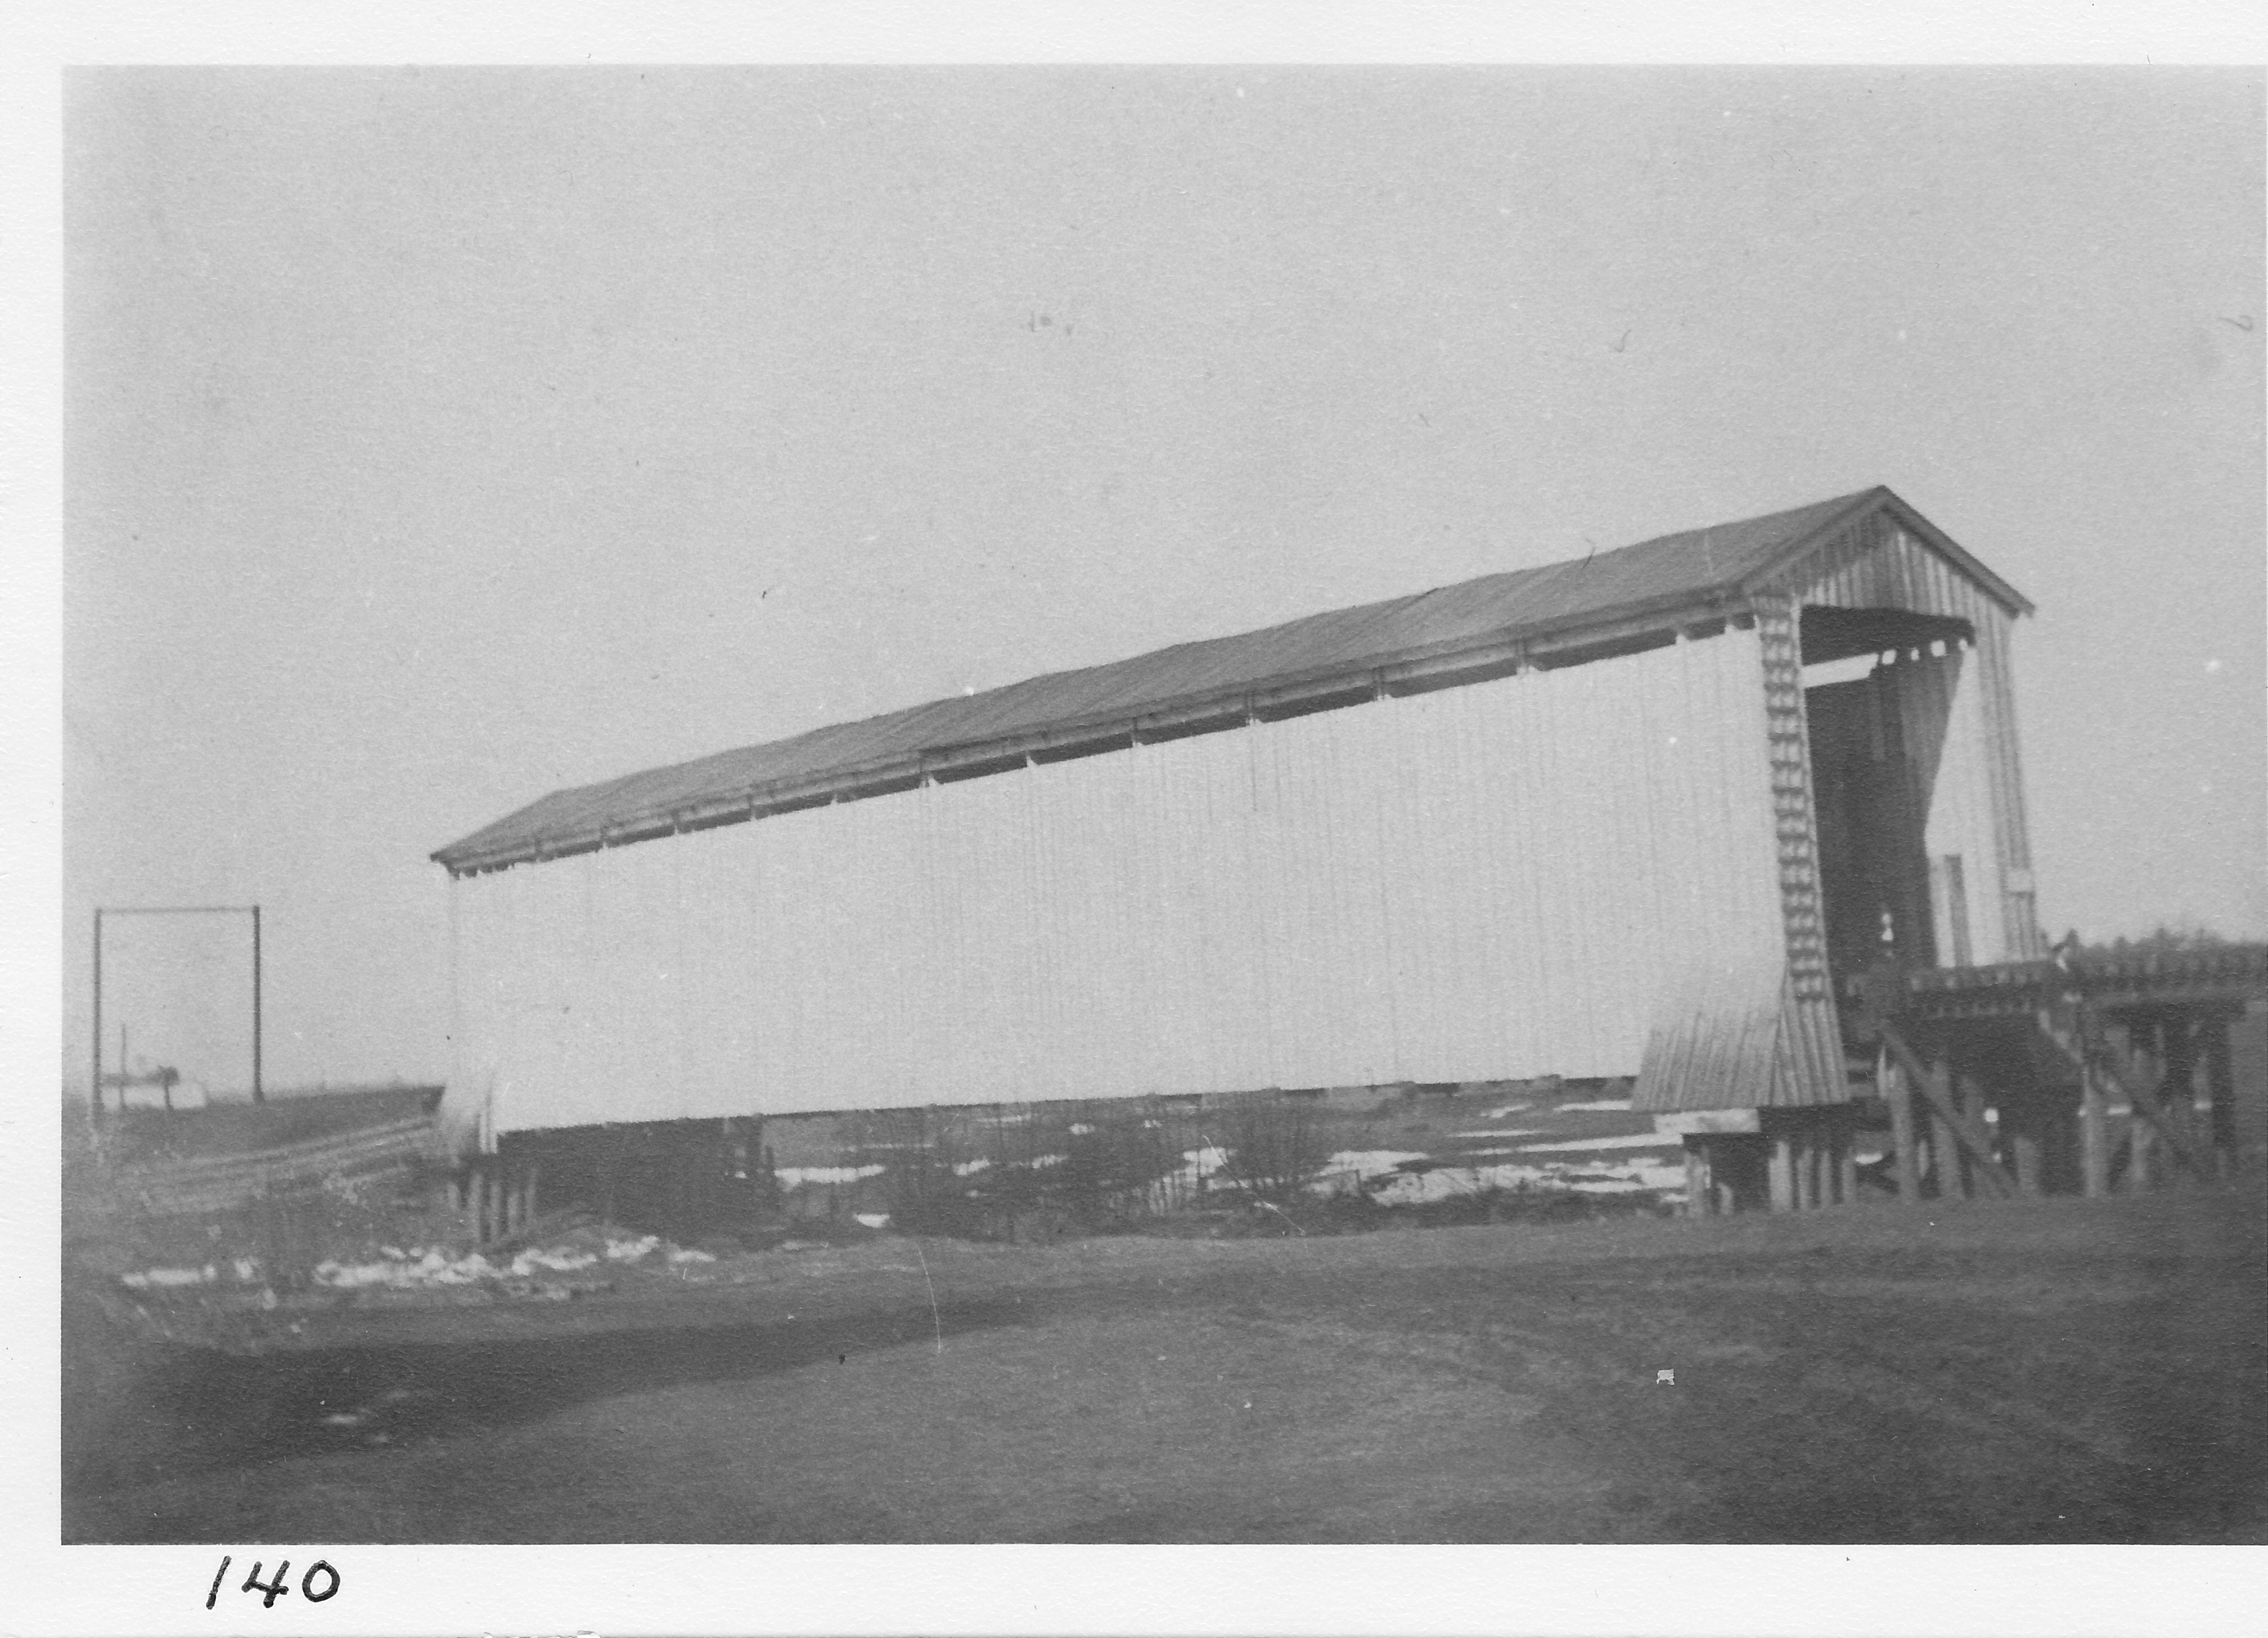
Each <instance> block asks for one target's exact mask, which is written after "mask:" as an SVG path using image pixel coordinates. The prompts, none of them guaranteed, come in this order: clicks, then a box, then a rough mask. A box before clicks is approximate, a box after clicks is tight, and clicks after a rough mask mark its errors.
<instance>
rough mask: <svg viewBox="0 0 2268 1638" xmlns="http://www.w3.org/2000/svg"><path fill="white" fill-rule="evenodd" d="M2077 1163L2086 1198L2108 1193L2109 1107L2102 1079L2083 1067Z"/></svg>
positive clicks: (2089, 1068)
mask: <svg viewBox="0 0 2268 1638" xmlns="http://www.w3.org/2000/svg"><path fill="white" fill-rule="evenodd" d="M2079 1164H2080V1186H2081V1188H2082V1189H2083V1191H2084V1192H2086V1193H2087V1194H2088V1196H2089V1197H2094V1196H2098V1195H2104V1194H2108V1193H2110V1102H2109V1100H2108V1099H2106V1098H2105V1097H2104V1096H2102V1076H2100V1075H2098V1074H2095V1071H2094V1070H2093V1069H2092V1068H2091V1067H2088V1066H2085V1065H2082V1066H2080V1072H2079Z"/></svg>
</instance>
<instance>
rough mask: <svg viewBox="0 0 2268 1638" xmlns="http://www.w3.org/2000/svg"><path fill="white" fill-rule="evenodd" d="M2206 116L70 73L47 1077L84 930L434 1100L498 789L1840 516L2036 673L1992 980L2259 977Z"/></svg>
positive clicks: (2248, 431) (2252, 347)
mask: <svg viewBox="0 0 2268 1638" xmlns="http://www.w3.org/2000/svg"><path fill="white" fill-rule="evenodd" d="M2261 85H2262V82H2261V77H2260V76H2259V74H2258V73H2257V72H2254V71H2249V70H2040V69H2032V70H1849V71H1843V70H1816V69H1798V70H1722V69H1708V70H1652V69H1607V70H1600V69H1583V70H1525V69H1523V70H1250V69H1244V70H1186V69H1143V70H1044V69H1042V70H997V71H996V70H963V69H931V70H746V71H743V70H660V69H645V70H640V69H635V68H629V69H595V70H572V69H538V70H430V69H429V70H408V69H404V70H314V69H287V70H83V71H78V72H76V73H75V74H73V76H72V77H71V78H70V82H69V85H68V86H67V92H66V112H67V123H66V131H65V180H66V211H67V218H66V219H67V226H68V241H67V258H68V259H67V263H66V279H67V284H66V302H67V331H66V347H67V354H66V359H67V371H68V387H67V393H68V417H67V425H66V445H65V450H66V459H67V472H66V481H67V491H66V505H67V540H66V554H65V579H64V618H65V660H64V667H65V669H64V683H65V741H64V748H65V809H64V821H65V872H64V908H65V915H66V922H65V926H66V938H67V942H66V946H65V948H66V953H67V957H68V959H69V961H70V966H69V967H67V970H66V986H65V995H66V1033H65V1043H66V1052H67V1054H68V1056H67V1059H66V1071H67V1073H69V1074H78V1075H83V1074H84V1060H85V1050H86V1028H87V1019H86V993H85V991H86V986H85V954H84V936H83V932H82V931H81V930H83V929H84V927H85V924H86V921H87V915H88V911H89V909H90V908H91V907H92V905H93V904H98V903H101V904H122V903H147V902H153V901H158V902H208V901H227V902H242V901H247V900H251V899H255V898H256V899H258V900H260V901H261V903H262V904H264V905H266V906H267V909H268V914H267V923H268V934H269V937H268V955H269V1065H268V1068H269V1078H270V1080H271V1081H273V1082H278V1083H291V1082H296V1081H313V1080H316V1079H318V1078H324V1079H329V1080H334V1081H336V1080H342V1079H350V1078H364V1077H383V1076H386V1075H388V1074H403V1075H408V1076H421V1077H422V1076H428V1075H438V1074H440V1073H441V1071H442V1069H443V1068H444V1066H445V1064H446V1044H445V1038H444V1037H445V1031H446V1027H447V1015H448V1000H447V954H446V895H445V891H444V882H445V878H444V876H443V874H442V872H441V871H440V869H439V868H438V867H437V866H434V865H431V864H430V863H428V862H426V860H425V855H426V853H427V852H430V851H431V849H432V848H434V847H436V846H438V845H441V844H443V843H446V842H448V841H451V840H453V839H455V838H456V837H458V836H460V835H461V834H463V833H465V832H467V831H468V830H473V829H475V828H476V827H478V826H479V825H481V824H482V823H486V822H488V821H489V820H490V819H493V818H496V817H497V816H499V815H502V814H503V813H504V812H506V811H507V810H509V809H511V808H516V807H519V806H520V805H522V804H523V803H525V802H527V801H532V800H533V799H534V798H535V797H537V796H540V795H541V794H542V793H545V792H547V791H549V790H551V789H554V788H556V787H557V786H563V785H569V784H575V783H580V782H584V781H588V780H593V779H599V778H608V777H610V776H613V775H616V774H621V773H625V772H630V771H634V770H637V769H639V768H643V767H647V766H652V765H654V764H660V763H665V762H669V761H673V760H677V759H681V758H684V757H688V756H697V755H700V754H703V753H704V752H708V751H712V750H718V749H725V748H726V747H729V746H733V745H738V744H746V743H750V742H756V741H760V740H763V739H768V738H772V737H776V736H778V735H781V734H791V733H794V732H797V731H799V730H800V729H803V728H807V727H815V726H818V725H820V724H821V723H824V722H828V721H833V720H839V719H845V718H851V717H858V716H864V715H868V714H871V713H873V712H880V711H886V710H890V709H893V708H895V707H898V706H902V705H910V704H914V703H917V702H918V701H921V700H923V699H926V698H932V697H937V696H939V695H941V694H945V693H948V692H957V691H959V690H961V689H963V688H983V687H987V686H990V685H993V684H997V683H1007V682H1012V681H1014V680H1015V679H1017V678H1019V677H1021V676H1025V675H1031V674H1033V673H1035V672H1039V671H1044V670H1052V669H1058V668H1064V667H1069V666H1077V665H1082V664H1087V663H1092V662H1094V661H1098V660H1108V659H1112V658H1116V657H1119V656H1123V655H1126V654H1130V653H1138V652H1140V651H1142V650H1145V649H1147V648H1151V647H1155V646H1160V645H1163V644H1167V643H1171V642H1176V641H1181V640H1184V639H1187V638H1197V637H1204V636H1211V635H1218V634H1220V633H1224V632H1228V631H1238V630H1241V629H1246V628H1248V627H1252V626H1256V625H1262V624H1265V623H1270V622H1273V621H1277V620H1281V619H1285V618H1288V617H1291V616H1296V615H1300V614H1305V613H1310V612H1314V611H1315V610H1318V609H1328V608H1332V607H1335V606H1338V605H1342V604H1346V603H1351V602H1357V601H1365V600H1368V599H1373V598H1379V597H1385V596H1390V595H1393V594H1399V593H1403V592H1409V591H1413V590H1418V589H1422V588H1423V587H1428V586H1432V585H1438V584H1441V583H1444V582H1447V581H1451V580H1454V579H1462V578H1466V577H1469V576H1472V575H1476V574H1481V573H1486V572H1491V571H1493V570H1499V569H1505V568H1513V567H1518V566H1521V565H1522V564H1535V563H1542V562H1546V561H1550V560H1552V559H1555V558H1558V557H1567V556H1570V555H1576V554H1580V553H1581V552H1583V551H1585V550H1589V549H1590V548H1591V547H1592V546H1594V545H1596V546H1600V547H1609V546H1614V545H1619V544H1623V543H1625V542H1630V541H1633V540H1638V539H1641V538H1644V537H1646V536H1647V535H1654V534H1659V533H1662V532H1664V531H1667V530H1670V529H1675V528H1683V527H1688V526H1691V525H1697V524H1701V523H1706V522H1712V521H1717V520H1725V519H1730V518H1734V517H1740V516H1743V515H1747V514H1750V513H1760V512H1766V511H1771V510H1773V509H1776V508H1779V507H1784V506H1787V505H1796V504H1800V503H1801V502H1805V501H1809V500H1814V499H1818V498H1823V497H1825V496H1829V495H1833V494H1837V493H1841V492H1844V491H1851V490H1855V489H1859V488H1863V487H1865V486H1867V485H1868V484H1871V483H1889V484H1890V485H1891V486H1892V487H1894V488H1896V490H1897V491H1899V492H1900V493H1901V494H1903V495H1904V497H1905V498H1907V499H1908V500H1910V501H1911V502H1912V503H1914V504H1915V505H1918V507H1919V508H1920V509H1921V510H1922V511H1923V512H1924V513H1926V514H1927V515H1928V516H1929V517H1930V518H1931V519H1933V520H1934V521H1935V522H1937V523H1938V524H1940V526H1942V527H1943V528H1946V529H1947V530H1948V531H1949V532H1950V533H1951V534H1952V535H1954V536H1955V538H1956V539H1958V540H1960V541H1961V542H1962V543H1963V544H1965V545H1967V546H1968V547H1969V548H1970V549H1971V550H1974V551H1975V552H1977V554H1978V555H1979V556H1980V557H1983V558H1984V559H1985V561H1986V562H1988V563H1990V564H1992V566H1993V567H1994V568H1995V569H1997V570H1999V572H2001V573H2002V574H2004V575H2006V576H2007V578H2008V579H2011V580H2013V581H2014V583H2015V584H2016V585H2017V586H2018V587H2021V589H2022V590H2024V591H2025V592H2026V593H2028V594H2029V595H2030V596H2031V597H2032V598H2033V599H2034V600H2035V601H2036V602H2037V603H2038V604H2039V605H2040V609H2041V613H2040V616H2039V617H2038V619H2037V620H2036V621H2033V622H2029V623H2027V624H2026V625H2025V626H2024V627H2023V628H2022V629H2021V631H2020V633H2019V637H2018V648H2017V668H2018V669H2017V688H2018V693H2019V703H2020V710H2021V719H2022V727H2023V733H2024V754H2025V757H2026V764H2027V774H2028V784H2029V793H2030V799H2031V823H2032V835H2033V842H2034V846H2035V851H2036V855H2037V860H2038V876H2039V882H2040V896H2041V905H2042V912H2043V919H2045V920H2046V922H2047V923H2048V925H2049V926H2050V928H2051V932H2060V931H2061V930H2062V929H2063V928H2064V927H2065V926H2073V925H2075V926H2079V927H2080V929H2082V930H2083V931H2085V932H2087V933H2089V934H2091V935H2099V936H2108V935H2111V934H2115V933H2122V932H2124V933H2135V932H2142V931H2146V930H2147V929H2148V928H2149V927H2151V926H2154V925H2155V924H2157V923H2159V922H2161V921H2183V920H2188V921H2202V922H2205V923H2207V924H2209V925H2211V926H2214V927H2216V928H2218V929H2220V930H2221V931H2223V932H2225V933H2234V934H2243V935H2247V936H2252V937H2259V936H2262V935H2263V934H2264V933H2268V835H2264V824H2268V821H2264V814H2268V789H2264V778H2263V745H2264V741H2268V727H2264V716H2263V698H2264V687H2268V670H2264V655H2263V631H2264V624H2263V620H2264V537H2263V503H2262V496H2263V479H2264V474H2263V460H2262V432H2263V428H2262V417H2261V404H2262V393H2263V379H2262V357H2263V354H2262V337H2263V332H2262V322H2263V314H2262V313H2261V311H2260V299H2261V289H2262V273H2263V268H2262V240H2263V175H2262V147H2263V127H2262V93H2261ZM229 938H233V939H236V940H237V941H238V943H237V944H235V945H227V944H225V943H224V942H222V941H224V940H225V939H229ZM240 941H241V934H240V933H235V932H225V930H224V929H223V928H222V927H221V926H219V925H217V924H216V925H215V926H210V927H207V928H205V929H203V930H202V931H201V932H200V931H197V930H194V929H192V928H190V927H189V926H188V925H187V924H180V925H177V926H173V927H171V928H166V929H162V930H161V929H160V928H158V926H155V925H154V924H144V926H142V927H140V928H138V929H136V930H135V931H134V932H132V933H128V932H127V931H126V930H125V929H123V928H122V929H121V933H120V937H119V939H118V941H116V943H115V944H114V945H113V947H112V948H113V949H114V952H115V954H114V970H113V976H114V980H115V982H116V984H117V985H119V986H120V988H119V990H118V992H116V993H115V994H114V997H113V999H112V1003H111V1004H112V1006H113V1007H114V1008H116V1009H117V1010H116V1011H114V1012H113V1013H112V1014H111V1018H112V1020H113V1022H115V1020H116V1018H117V1017H118V1016H119V1015H120V1014H121V1013H123V1014H125V1015H129V1021H130V1022H134V1023H135V1027H136V1054H137V1056H138V1055H140V1053H141V1052H142V1051H143V1050H144V1046H145V1045H146V1046H147V1047H148V1048H149V1049H150V1050H151V1051H157V1052H163V1053H166V1054H169V1055H171V1056H172V1057H173V1058H174V1059H177V1060H180V1061H182V1064H183V1067H184V1068H185V1069H192V1070H193V1071H194V1070H195V1068H200V1067H201V1068H203V1069H205V1070H206V1072H207V1073H210V1074H213V1075H214V1076H215V1077H216V1078H217V1080H219V1081H224V1082H226V1081H234V1080H240V1079H241V1069H240V1062H241V1059H242V1053H241V1051H240V1041H241V1037H242V1033H243V1031H242V1025H241V1022H240V1019H234V1018H224V1019H223V1020H222V1022H218V1023H210V1024H207V1025H204V1026H202V1027H199V1026H195V1025H193V1024H192V1023H191V1022H188V1015H189V1014H190V1012H191V1011H193V1010H196V1009H195V1008H192V1007H187V1006H185V1005H184V1004H182V1003H181V1002H180V1000H178V999H174V1000H169V999H168V998H167V995H166V992H167V991H168V990H169V989H171V990H176V991H178V990H180V989H181V988H182V987H183V985H184V982H185V981H188V980H194V982H189V983H188V984H187V988H188V990H189V991H191V992H195V993H197V994H200V995H203V996H207V997H210V996H211V995H214V994H219V993H223V992H226V990H225V986H227V985H231V984H234V983H236V982H238V978H237V977H236V976H233V975H236V974H237V973H239V971H240V967H239V963H240V962H241V958H242V952H241V948H240ZM228 993H233V992H228ZM198 1007H202V1008H203V1009H204V1010H206V1011H210V1010H211V1003H210V1000H204V1001H200V1002H199V1003H198ZM114 1038H115V1037H114V1036H113V1039H114Z"/></svg>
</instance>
